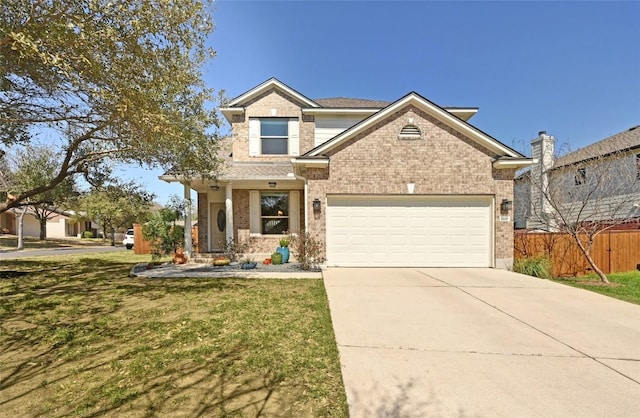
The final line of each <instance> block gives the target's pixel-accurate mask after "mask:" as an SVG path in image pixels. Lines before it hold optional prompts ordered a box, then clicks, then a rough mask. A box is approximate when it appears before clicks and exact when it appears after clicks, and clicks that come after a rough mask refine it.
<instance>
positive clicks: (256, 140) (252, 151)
mask: <svg viewBox="0 0 640 418" xmlns="http://www.w3.org/2000/svg"><path fill="white" fill-rule="evenodd" d="M268 119H281V120H288V126H287V136H286V137H284V136H262V135H260V132H261V121H262V120H268ZM263 139H286V141H287V152H286V153H284V154H263V153H262V140H263ZM287 155H289V156H294V157H297V156H299V155H300V121H299V120H298V118H286V117H283V118H275V117H256V118H250V119H249V156H251V157H258V156H265V157H280V156H287Z"/></svg>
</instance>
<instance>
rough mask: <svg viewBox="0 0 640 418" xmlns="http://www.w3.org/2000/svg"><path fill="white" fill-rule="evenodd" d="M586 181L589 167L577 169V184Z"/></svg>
mask: <svg viewBox="0 0 640 418" xmlns="http://www.w3.org/2000/svg"><path fill="white" fill-rule="evenodd" d="M586 181H587V169H586V168H579V169H578V171H576V177H575V182H576V186H579V185H581V184H584V183H585V182H586Z"/></svg>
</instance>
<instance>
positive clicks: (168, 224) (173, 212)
mask: <svg viewBox="0 0 640 418" xmlns="http://www.w3.org/2000/svg"><path fill="white" fill-rule="evenodd" d="M183 211H184V207H183V206H182V203H181V202H180V201H179V200H178V199H173V200H172V202H171V203H170V204H169V205H168V206H167V207H164V208H162V209H160V210H159V211H158V212H157V213H156V214H155V215H153V216H152V217H151V219H150V220H149V222H147V223H146V224H145V225H144V226H143V227H142V236H143V238H144V239H146V240H148V241H150V242H151V259H152V260H154V261H155V260H157V259H159V258H160V257H162V256H163V255H168V254H171V253H172V252H176V250H177V249H178V248H184V227H183V226H181V225H176V221H178V220H179V219H180V218H181V217H182V214H183Z"/></svg>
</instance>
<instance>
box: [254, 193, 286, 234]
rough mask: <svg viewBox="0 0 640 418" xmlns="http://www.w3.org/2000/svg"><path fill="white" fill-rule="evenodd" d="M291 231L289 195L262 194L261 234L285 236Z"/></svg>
mask: <svg viewBox="0 0 640 418" xmlns="http://www.w3.org/2000/svg"><path fill="white" fill-rule="evenodd" d="M288 231H289V193H288V192H262V193H260V232H261V233H262V234H267V235H273V234H285V233H287V232H288Z"/></svg>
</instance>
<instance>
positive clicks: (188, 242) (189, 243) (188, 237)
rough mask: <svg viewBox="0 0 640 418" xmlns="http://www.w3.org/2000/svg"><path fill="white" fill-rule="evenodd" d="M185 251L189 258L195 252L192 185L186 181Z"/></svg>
mask: <svg viewBox="0 0 640 418" xmlns="http://www.w3.org/2000/svg"><path fill="white" fill-rule="evenodd" d="M184 203H185V207H184V211H185V214H184V253H185V255H186V256H187V259H190V258H191V253H192V252H193V236H192V234H191V185H190V184H189V183H184Z"/></svg>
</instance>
